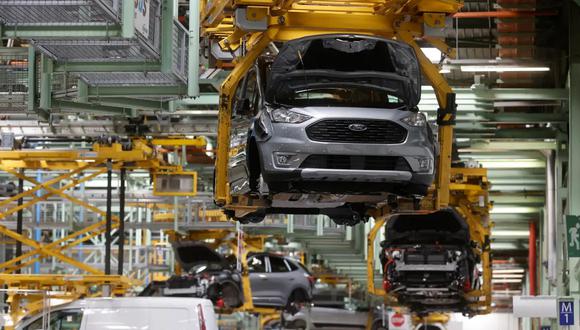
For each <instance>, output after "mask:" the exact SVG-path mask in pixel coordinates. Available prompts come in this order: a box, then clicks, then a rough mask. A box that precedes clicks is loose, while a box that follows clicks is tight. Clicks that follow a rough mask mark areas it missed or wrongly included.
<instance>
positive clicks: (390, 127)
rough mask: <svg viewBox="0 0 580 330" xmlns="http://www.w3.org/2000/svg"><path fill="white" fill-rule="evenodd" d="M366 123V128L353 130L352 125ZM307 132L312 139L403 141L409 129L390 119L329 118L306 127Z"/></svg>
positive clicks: (332, 140) (381, 142)
mask: <svg viewBox="0 0 580 330" xmlns="http://www.w3.org/2000/svg"><path fill="white" fill-rule="evenodd" d="M353 124H359V125H364V126H365V127H366V130H364V131H360V132H357V131H353V130H351V129H350V128H349V126H350V125H353ZM306 134H307V135H308V138H309V139H310V140H312V141H319V142H343V143H380V144H397V143H403V142H404V141H405V139H406V138H407V130H406V129H405V128H404V127H403V126H401V125H399V124H397V123H395V122H392V121H388V120H346V119H327V120H322V121H319V122H317V123H314V124H312V125H310V126H308V127H307V128H306Z"/></svg>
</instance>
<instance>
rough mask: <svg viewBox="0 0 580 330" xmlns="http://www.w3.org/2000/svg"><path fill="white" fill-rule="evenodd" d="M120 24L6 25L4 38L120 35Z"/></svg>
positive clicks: (107, 36)
mask: <svg viewBox="0 0 580 330" xmlns="http://www.w3.org/2000/svg"><path fill="white" fill-rule="evenodd" d="M120 36H121V29H120V27H119V26H116V25H112V26H102V25H75V26H70V25H38V26H4V28H3V29H2V38H12V39H16V38H20V39H35V38H110V37H120Z"/></svg>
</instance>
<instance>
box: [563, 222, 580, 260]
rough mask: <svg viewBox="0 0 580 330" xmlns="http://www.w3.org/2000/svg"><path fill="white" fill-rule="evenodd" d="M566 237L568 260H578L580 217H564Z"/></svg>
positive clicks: (579, 250) (579, 254)
mask: <svg viewBox="0 0 580 330" xmlns="http://www.w3.org/2000/svg"><path fill="white" fill-rule="evenodd" d="M566 237H567V238H568V241H567V242H568V244H566V246H567V247H568V258H580V217H578V216H575V215H567V216H566Z"/></svg>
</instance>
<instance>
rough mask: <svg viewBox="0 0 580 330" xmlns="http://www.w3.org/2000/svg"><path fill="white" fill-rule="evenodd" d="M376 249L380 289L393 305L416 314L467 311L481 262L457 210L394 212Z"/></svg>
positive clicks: (477, 280)
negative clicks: (380, 270) (393, 300)
mask: <svg viewBox="0 0 580 330" xmlns="http://www.w3.org/2000/svg"><path fill="white" fill-rule="evenodd" d="M381 247H382V251H381V255H380V258H381V264H382V267H383V288H384V289H385V291H386V292H388V293H390V294H392V295H394V296H395V297H397V299H398V300H399V303H401V304H403V305H406V306H408V307H410V308H411V310H413V311H414V312H419V313H420V312H430V311H454V312H462V313H469V303H470V300H469V298H467V297H466V293H469V292H471V291H472V290H476V289H479V288H480V287H481V278H480V273H479V270H478V264H479V263H480V262H481V260H480V257H479V256H478V255H477V254H476V253H475V245H474V244H473V243H472V241H471V239H470V233H469V227H468V225H467V223H466V221H465V220H464V219H463V218H462V217H461V216H460V215H459V214H458V213H457V211H455V210H454V209H452V208H447V209H442V210H439V211H436V212H433V213H430V214H398V215H394V216H392V217H391V218H390V219H389V220H388V221H387V225H386V228H385V240H384V241H383V242H381Z"/></svg>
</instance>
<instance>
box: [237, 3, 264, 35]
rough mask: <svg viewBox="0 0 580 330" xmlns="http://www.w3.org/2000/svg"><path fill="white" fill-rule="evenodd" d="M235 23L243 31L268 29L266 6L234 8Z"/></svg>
mask: <svg viewBox="0 0 580 330" xmlns="http://www.w3.org/2000/svg"><path fill="white" fill-rule="evenodd" d="M234 18H235V25H236V26H237V27H238V28H240V29H242V30H243V31H266V30H267V29H268V8H266V7H252V6H248V7H244V8H236V11H235V13H234Z"/></svg>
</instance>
